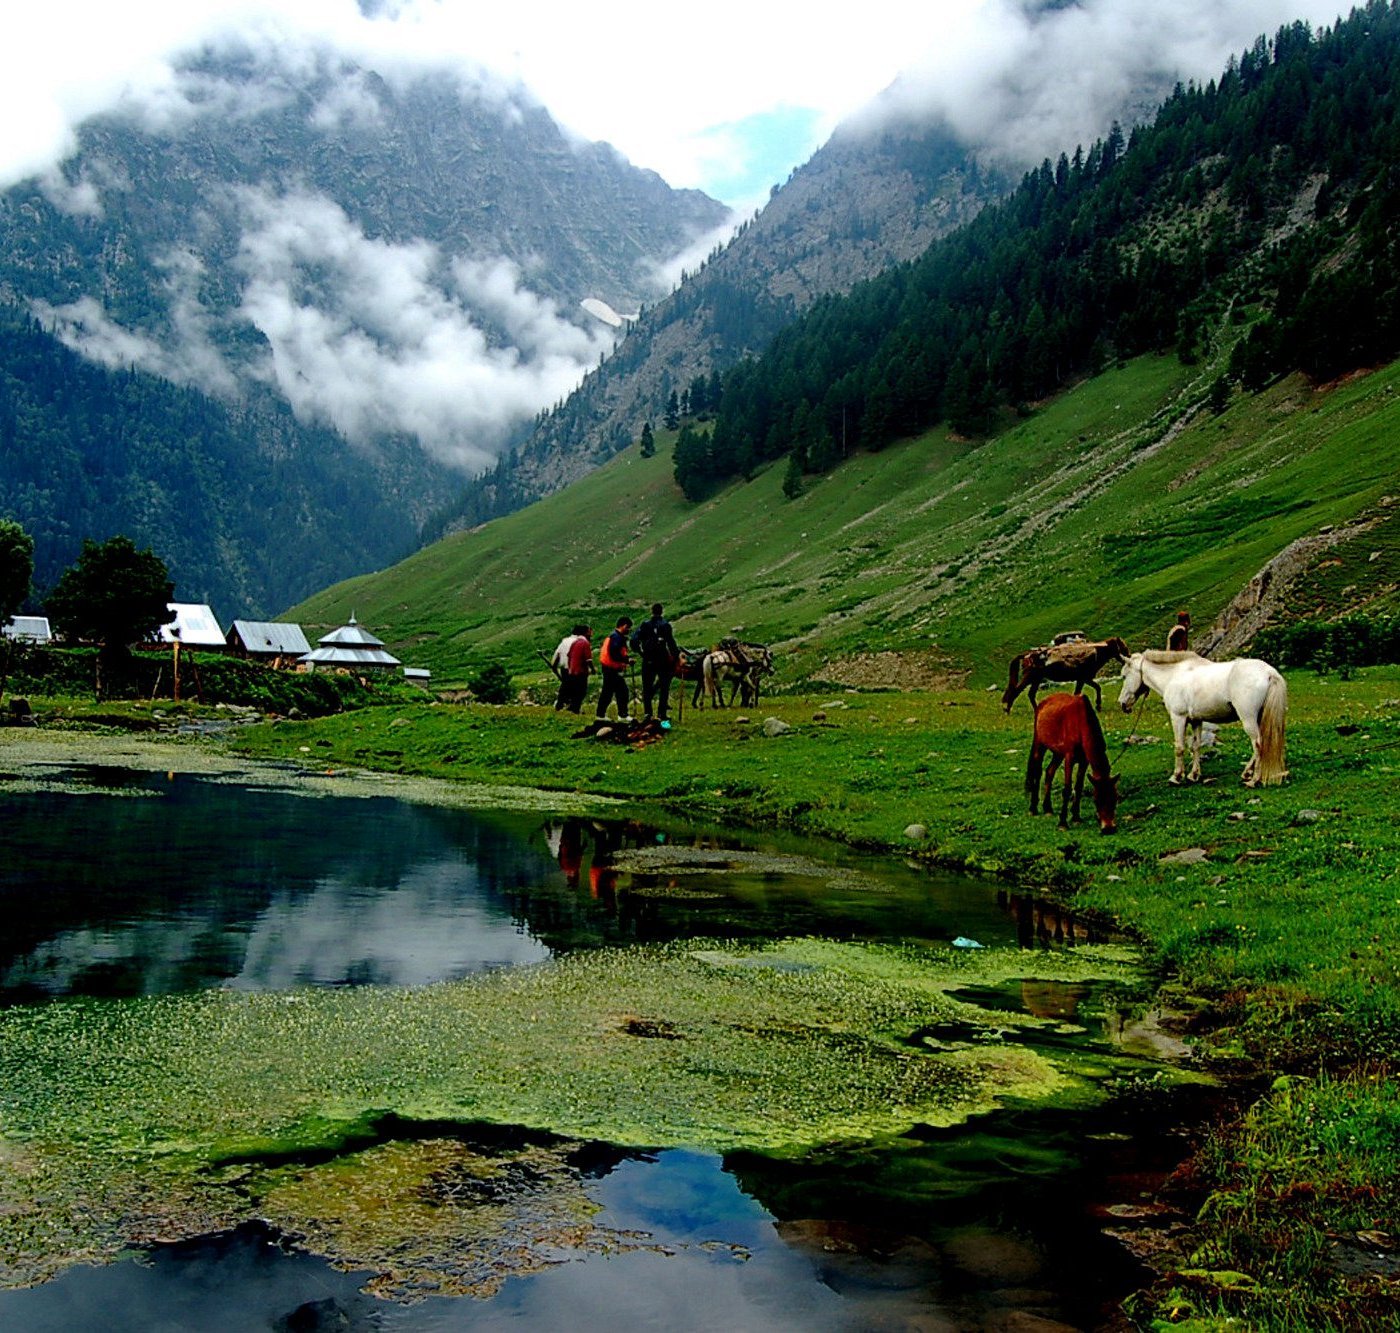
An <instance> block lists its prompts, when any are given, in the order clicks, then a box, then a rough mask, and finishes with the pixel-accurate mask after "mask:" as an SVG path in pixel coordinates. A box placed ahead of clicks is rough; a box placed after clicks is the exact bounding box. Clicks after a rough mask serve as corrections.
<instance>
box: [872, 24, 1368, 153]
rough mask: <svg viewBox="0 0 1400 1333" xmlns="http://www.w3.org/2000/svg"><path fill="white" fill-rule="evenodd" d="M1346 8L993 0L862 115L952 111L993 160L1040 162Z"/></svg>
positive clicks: (962, 130)
mask: <svg viewBox="0 0 1400 1333" xmlns="http://www.w3.org/2000/svg"><path fill="white" fill-rule="evenodd" d="M1340 12H1341V10H1340V8H1339V6H1338V5H1337V3H1336V0H1174V2H1173V3H1172V4H1162V3H1161V2H1160V0H1080V2H1079V3H1072V4H1068V5H1062V6H1058V5H1057V6H1053V7H1052V6H1049V5H1044V4H1039V3H1026V2H1025V0H986V2H985V3H983V4H981V5H979V6H978V7H976V8H975V9H973V10H967V11H957V12H955V13H953V14H952V15H951V16H950V21H949V24H948V28H947V31H946V32H945V33H944V36H943V40H942V41H940V42H939V43H938V44H937V45H936V46H935V47H933V48H931V49H930V50H929V52H928V53H927V54H926V55H925V56H924V57H923V58H922V59H920V60H917V61H916V62H914V63H913V64H912V65H910V66H909V67H907V68H906V69H905V70H904V71H903V73H902V74H901V76H900V78H899V80H898V81H897V82H896V83H895V84H894V86H893V87H891V88H890V89H889V90H888V91H887V93H886V94H885V95H884V96H883V97H882V98H880V99H879V100H878V101H877V102H876V103H874V104H872V105H871V106H870V107H868V108H867V109H866V110H865V111H863V112H862V113H860V114H859V115H858V116H856V117H855V118H853V120H852V122H851V125H852V128H853V129H856V130H858V131H859V130H870V129H878V128H881V127H883V126H884V125H886V124H889V123H891V122H901V121H902V122H905V123H910V122H913V123H927V122H929V121H931V120H936V119H941V120H943V121H944V122H945V123H946V124H948V125H949V126H950V127H951V129H952V130H953V131H954V133H955V134H956V135H957V136H958V138H959V139H960V140H961V141H962V142H964V143H965V144H967V145H969V146H970V147H973V148H975V149H977V150H979V151H980V152H981V153H982V154H983V155H984V156H985V157H987V158H988V159H990V160H993V161H995V162H997V163H998V164H1000V165H1003V166H1008V167H1012V168H1024V167H1029V166H1033V165H1035V164H1036V163H1038V162H1040V161H1041V160H1042V159H1043V158H1046V157H1049V158H1052V159H1053V158H1054V157H1056V156H1057V155H1058V154H1059V153H1061V152H1071V153H1072V152H1073V151H1074V148H1075V147H1076V145H1080V144H1083V145H1085V146H1087V145H1088V144H1090V143H1092V142H1093V141H1094V140H1095V139H1098V138H1101V137H1102V136H1103V135H1104V134H1105V133H1106V132H1107V131H1108V129H1109V127H1110V125H1111V124H1112V122H1113V121H1114V120H1115V119H1116V120H1124V121H1126V120H1129V119H1131V118H1132V117H1133V116H1134V114H1136V115H1146V114H1150V112H1151V111H1152V110H1153V109H1154V107H1155V105H1156V104H1157V103H1158V102H1159V101H1160V100H1161V97H1162V94H1163V92H1164V91H1168V90H1170V88H1171V87H1172V85H1173V84H1174V83H1175V82H1176V81H1177V80H1181V81H1183V82H1184V81H1187V80H1190V79H1197V80H1201V81H1204V80H1206V79H1209V78H1213V77H1215V76H1217V75H1218V74H1219V73H1220V72H1221V70H1222V69H1223V68H1224V65H1225V62H1226V61H1227V60H1228V59H1229V57H1230V56H1231V55H1232V54H1236V53H1239V52H1241V51H1243V50H1245V49H1247V48H1248V47H1249V46H1251V45H1252V44H1253V43H1254V41H1255V39H1256V38H1257V37H1258V36H1260V35H1261V34H1272V32H1273V31H1275V30H1276V29H1277V28H1278V27H1279V26H1280V25H1282V24H1285V23H1291V22H1293V21H1295V20H1302V21H1304V22H1308V23H1311V24H1326V23H1331V22H1333V21H1335V20H1336V19H1337V17H1338V16H1339V14H1340Z"/></svg>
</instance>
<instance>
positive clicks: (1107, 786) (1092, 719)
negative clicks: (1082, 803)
mask: <svg viewBox="0 0 1400 1333" xmlns="http://www.w3.org/2000/svg"><path fill="white" fill-rule="evenodd" d="M1046 750H1049V751H1050V768H1049V771H1048V772H1047V773H1046V774H1045V806H1044V808H1045V813H1046V814H1047V815H1048V814H1052V813H1053V809H1052V807H1051V805H1050V787H1051V784H1053V782H1054V781H1055V770H1056V769H1057V768H1058V767H1059V766H1060V765H1061V764H1062V763H1063V764H1064V766H1065V789H1064V794H1063V795H1062V796H1061V798H1060V827H1061V828H1068V827H1069V820H1068V818H1067V816H1068V814H1069V809H1070V787H1071V786H1073V787H1074V817H1075V819H1076V820H1077V819H1078V818H1079V798H1080V796H1081V795H1082V794H1083V791H1084V774H1085V772H1086V770H1087V772H1088V774H1089V783H1090V785H1091V786H1092V787H1093V789H1094V810H1095V811H1096V812H1097V814H1098V817H1099V829H1100V831H1101V832H1103V833H1112V832H1114V831H1115V830H1116V829H1117V827H1118V820H1117V816H1116V813H1115V812H1116V810H1117V807H1118V779H1117V778H1115V777H1112V776H1110V774H1109V771H1108V747H1107V746H1106V745H1105V744H1104V739H1103V728H1102V727H1101V726H1100V725H1099V715H1098V714H1097V713H1096V712H1094V710H1093V709H1092V708H1090V707H1089V701H1088V700H1087V699H1086V698H1085V697H1084V696H1083V695H1082V694H1052V695H1049V696H1048V697H1047V698H1046V699H1045V700H1044V701H1043V702H1042V703H1041V704H1040V705H1039V706H1038V707H1037V708H1036V710H1035V735H1034V737H1033V738H1032V741H1031V756H1030V759H1029V760H1028V761H1027V763H1026V794H1027V795H1028V796H1029V797H1030V798H1031V814H1036V813H1038V811H1037V808H1036V807H1037V805H1038V804H1039V797H1040V766H1041V762H1042V761H1043V760H1044V758H1045V752H1046Z"/></svg>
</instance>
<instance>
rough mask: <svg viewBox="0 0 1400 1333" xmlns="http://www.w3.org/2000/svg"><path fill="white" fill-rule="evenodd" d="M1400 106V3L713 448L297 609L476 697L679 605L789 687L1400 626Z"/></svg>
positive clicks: (807, 331) (897, 289)
mask: <svg viewBox="0 0 1400 1333" xmlns="http://www.w3.org/2000/svg"><path fill="white" fill-rule="evenodd" d="M1397 84H1400V10H1397V8H1396V7H1395V6H1394V5H1392V4H1388V3H1379V2H1378V3H1375V4H1372V5H1371V6H1370V7H1369V8H1368V9H1367V10H1366V11H1364V12H1358V13H1357V14H1356V15H1353V17H1352V18H1350V19H1348V20H1345V21H1343V22H1341V23H1339V24H1338V25H1337V26H1336V27H1335V28H1334V29H1332V30H1330V31H1328V32H1324V33H1317V34H1314V33H1312V32H1310V31H1309V30H1308V29H1307V28H1306V27H1304V26H1303V25H1293V26H1291V27H1289V28H1285V29H1283V30H1281V31H1280V32H1279V33H1278V34H1277V35H1276V36H1275V38H1274V39H1273V40H1272V41H1263V40H1261V41H1260V42H1259V43H1257V44H1256V45H1255V46H1254V47H1253V48H1252V49H1251V50H1250V51H1249V52H1247V53H1246V55H1245V56H1244V57H1243V58H1242V59H1240V60H1238V61H1234V62H1231V64H1230V66H1229V67H1228V68H1227V69H1226V70H1225V72H1224V73H1223V74H1222V76H1221V77H1220V78H1219V79H1218V80H1211V81H1210V82H1209V83H1208V84H1206V85H1204V86H1199V85H1191V86H1189V87H1183V88H1181V89H1179V90H1178V91H1177V92H1176V93H1175V94H1174V95H1173V96H1172V97H1171V98H1170V99H1169V100H1168V101H1167V102H1166V103H1165V104H1164V105H1163V107H1162V109H1161V111H1160V113H1159V115H1158V116H1157V117H1156V119H1155V120H1154V122H1153V124H1152V125H1150V126H1144V127H1142V128H1140V129H1139V130H1137V131H1135V132H1134V133H1133V134H1132V135H1131V136H1130V137H1129V138H1128V139H1127V140H1126V141H1125V140H1124V139H1123V138H1122V137H1121V136H1118V135H1110V136H1109V138H1108V139H1106V140H1104V141H1101V142H1100V143H1098V144H1096V145H1094V146H1093V147H1092V148H1091V150H1090V151H1089V152H1088V153H1087V154H1076V157H1075V159H1073V160H1070V159H1065V160H1063V162H1062V163H1059V164H1053V165H1050V166H1048V167H1047V168H1046V169H1044V170H1041V171H1036V172H1032V173H1030V174H1029V175H1028V176H1027V177H1026V178H1025V179H1024V180H1023V181H1022V183H1021V185H1020V186H1019V187H1018V188H1017V190H1016V191H1015V192H1014V193H1013V194H1012V195H1011V196H1009V197H1008V199H1007V200H1006V201H1005V203H1004V204H999V205H996V206H994V207H993V208H991V209H988V210H984V211H983V212H982V213H981V214H979V216H978V218H977V219H976V220H975V221H974V222H972V223H971V224H969V225H968V226H966V227H965V228H963V229H962V230H960V231H958V232H956V233H953V234H951V235H949V236H948V237H946V238H944V239H943V240H940V241H938V242H936V243H935V244H934V245H933V246H932V247H930V249H929V250H928V252H927V253H926V254H925V255H924V256H923V257H921V258H920V259H919V260H918V261H917V262H915V263H912V264H909V265H905V266H901V267H900V268H898V269H896V270H893V271H891V272H889V273H887V274H885V275H883V276H881V277H878V278H876V279H873V280H871V281H869V282H866V283H864V284H861V285H860V286H859V287H858V288H857V289H855V290H854V291H853V292H852V293H851V295H850V296H848V297H845V298H837V297H828V298H823V299H822V300H820V301H818V302H816V303H814V305H813V306H812V307H811V308H810V309H809V310H808V312H807V313H806V314H805V315H803V316H801V317H799V318H798V319H797V320H796V321H795V322H794V323H793V324H791V325H790V326H789V328H788V329H786V330H785V331H784V332H783V333H782V334H780V335H779V337H778V338H777V339H776V340H775V341H774V343H773V344H772V346H771V347H770V348H769V350H768V351H767V352H766V353H765V354H764V355H763V356H761V357H759V358H756V359H754V360H752V361H751V362H749V363H746V364H744V365H742V366H739V367H736V368H735V369H734V370H733V371H731V372H730V374H728V375H727V376H725V387H724V392H723V397H722V403H721V407H720V410H719V413H718V417H717V419H716V420H715V422H714V424H713V429H712V430H708V429H706V428H704V426H703V425H701V424H700V423H695V422H684V423H682V426H681V430H680V432H679V434H676V435H673V434H668V433H666V432H662V433H660V444H661V447H660V448H659V449H658V452H657V454H656V456H655V457H652V458H643V457H642V456H641V453H640V449H639V447H636V446H633V447H629V448H628V449H626V450H625V451H623V452H622V453H621V454H620V455H619V456H617V457H615V458H614V459H612V460H611V461H610V462H609V463H608V464H607V465H606V466H605V467H604V468H602V469H601V470H600V471H598V472H597V473H596V474H594V475H590V476H588V477H586V478H584V479H583V480H582V481H579V482H576V483H574V484H573V485H572V486H570V487H568V488H567V489H565V490H564V491H562V492H561V493H559V494H556V495H552V496H550V497H548V498H547V499H545V500H543V501H540V502H539V503H538V504H536V505H534V506H532V507H530V508H529V509H526V510H523V511H521V512H520V513H518V514H513V515H510V516H509V517H507V518H503V519H500V520H497V521H495V522H492V523H489V524H487V525H486V526H485V527H483V528H481V529H480V530H479V531H474V532H464V533H458V534H454V535H453V536H452V537H449V538H448V539H447V540H445V541H443V542H441V543H438V544H437V545H435V546H433V547H430V548H428V549H426V550H424V551H422V552H419V553H418V554H417V555H415V556H414V557H412V558H411V559H410V560H409V561H406V562H405V563H404V564H402V565H400V566H398V567H396V568H395V569H393V570H388V571H385V572H384V573H383V574H381V575H377V576H374V577H371V578H365V579H360V580H355V581H354V582H352V583H351V584H349V585H344V586H342V587H340V588H336V589H330V590H327V592H325V593H323V594H320V595H318V597H316V598H315V599H313V600H312V601H311V602H309V603H307V604H304V605H303V606H302V607H301V608H299V613H300V614H301V615H302V616H303V618H305V619H306V620H308V621H311V622H317V621H323V622H326V623H331V622H334V621H335V620H337V619H338V618H340V617H342V616H343V615H344V614H345V613H346V611H347V610H348V608H349V606H350V605H352V604H353V605H354V606H355V607H356V608H357V609H358V610H359V611H360V614H361V615H362V616H363V617H365V618H366V619H368V620H370V621H371V622H372V623H374V624H375V625H376V629H377V632H379V633H381V634H382V635H383V636H384V637H386V638H388V639H390V640H391V641H392V642H393V643H394V644H395V645H397V647H398V648H399V649H402V651H403V653H404V654H406V655H410V656H414V657H416V658H418V659H421V660H423V661H424V662H425V663H427V664H429V665H433V666H435V667H436V669H437V670H438V672H439V674H447V673H455V672H457V671H459V670H460V669H462V666H463V664H466V663H474V664H479V663H480V661H481V660H482V659H484V658H490V657H493V656H497V657H501V658H504V659H505V660H506V661H507V662H508V663H509V664H510V665H511V666H512V667H513V668H514V669H516V670H519V669H521V668H523V667H525V666H527V665H528V664H529V661H530V650H531V649H532V648H534V647H539V646H541V645H546V644H547V643H548V642H549V641H550V638H551V636H552V635H555V634H557V633H558V632H559V630H560V629H561V627H566V626H567V625H568V624H569V623H571V622H572V621H574V620H576V619H577V618H579V616H580V615H583V616H585V617H587V618H591V619H592V620H593V622H594V624H595V625H597V624H599V623H603V624H606V623H608V620H609V619H610V618H611V616H612V615H613V614H615V613H616V612H618V611H624V610H625V611H629V612H632V613H634V614H635V612H636V611H637V610H638V608H640V607H643V606H645V605H646V604H647V603H649V602H650V601H652V600H653V599H656V598H660V599H662V600H663V601H665V602H666V603H667V605H668V610H669V612H670V613H671V614H672V616H673V619H674V620H675V622H676V625H677V631H678V635H679V637H680V638H681V640H682V641H683V642H687V643H690V644H698V645H704V644H707V643H710V642H713V641H714V639H716V638H717V637H719V636H720V635H721V634H724V633H729V632H736V633H737V632H743V633H744V634H746V635H748V636H751V637H754V638H758V639H763V640H766V641H771V642H774V643H776V644H778V645H779V646H780V648H781V650H782V653H783V655H784V659H785V662H786V664H787V665H786V672H785V678H786V679H787V680H792V679H794V678H795V677H796V678H805V679H808V680H820V681H828V682H831V683H849V684H898V683H900V681H901V679H905V678H910V677H917V676H918V675H919V674H920V673H924V674H927V673H929V672H932V671H948V670H969V669H973V670H977V671H982V672H985V671H987V670H989V668H990V664H992V663H995V662H998V661H1000V662H1003V663H1004V661H1005V660H1006V656H1007V655H1009V653H1010V652H1011V651H1013V650H1014V649H1016V648H1018V647H1024V646H1028V645H1030V644H1034V643H1037V642H1044V641H1046V640H1047V639H1048V637H1049V636H1050V635H1051V634H1052V633H1054V632H1056V631H1058V630H1063V629H1070V628H1078V629H1083V630H1085V631H1087V632H1090V633H1093V634H1110V633H1117V634H1120V635H1122V636H1123V637H1125V638H1127V639H1128V640H1129V641H1130V642H1134V643H1152V642H1154V641H1157V640H1159V639H1162V638H1164V637H1165V632H1166V629H1167V627H1168V626H1169V625H1170V623H1171V621H1172V619H1173V617H1174V615H1175V612H1176V610H1177V609H1179V608H1180V607H1188V608H1190V609H1191V611H1192V614H1193V617H1194V619H1195V621H1196V623H1197V626H1198V627H1203V626H1205V625H1207V624H1209V623H1210V622H1211V621H1212V620H1215V621H1216V622H1217V623H1216V625H1215V627H1214V629H1213V631H1212V632H1211V633H1210V635H1209V636H1203V635H1201V634H1199V633H1198V639H1199V640H1200V641H1201V642H1205V643H1209V642H1212V641H1213V642H1216V643H1222V644H1225V645H1226V646H1227V647H1228V648H1229V649H1230V650H1232V651H1233V650H1237V649H1238V648H1239V647H1240V646H1241V645H1242V644H1243V643H1244V642H1245V641H1247V638H1248V636H1249V635H1250V634H1252V633H1253V632H1255V631H1256V630H1257V629H1258V628H1259V626H1260V623H1261V618H1260V617H1255V618H1253V619H1250V614H1251V612H1252V610H1257V609H1259V608H1263V609H1264V610H1265V611H1266V612H1267V613H1268V614H1269V615H1271V616H1272V617H1273V618H1275V619H1278V618H1288V617H1291V616H1297V615H1301V614H1304V613H1308V614H1314V613H1321V614H1340V613H1343V612H1348V611H1358V610H1359V611H1377V610H1379V611H1394V610H1395V609H1396V607H1397V605H1400V532H1397V529H1396V527H1395V523H1396V510H1397V507H1400V502H1398V501H1397V496H1396V494H1395V470H1394V464H1393V458H1392V457H1391V452H1392V451H1391V448H1390V444H1389V441H1390V440H1391V439H1393V436H1394V432H1395V430H1396V428H1397V426H1400V407H1397V403H1398V402H1400V397H1397V394H1396V386H1397V384H1400V371H1398V370H1397V368H1396V365H1395V357H1396V356H1397V355H1398V354H1400V222H1397V219H1400V181H1397V179H1396V176H1395V171H1394V154H1393V151H1392V148H1393V144H1394V142H1395V135H1396V132H1397V124H1398V123H1400V121H1397V117H1400V107H1397V104H1396V103H1395V99H1394V96H1393V90H1394V88H1395V87H1396V86H1397ZM1037 312H1038V313H1037ZM911 365H913V366H915V367H917V368H918V373H917V374H915V375H913V376H912V377H910V378H907V379H906V378H903V377H902V376H901V375H900V374H899V373H898V372H901V371H902V370H903V369H904V368H906V367H908V366H911ZM974 372H975V373H974ZM843 407H844V410H845V411H846V412H847V413H848V414H850V417H851V433H850V436H849V440H848V446H849V447H848V448H847V450H846V451H845V452H844V453H843V452H842V451H841V450H839V449H832V448H831V447H830V446H831V444H832V442H833V441H834V440H839V438H840V437H839V435H837V433H836V427H837V425H838V424H839V415H838V414H839V412H840V410H842V409H843ZM876 408H879V409H880V410H879V411H877V410H875V409H876ZM872 421H873V422H874V423H875V426H877V427H878V429H875V428H872V426H871V423H872ZM687 440H689V441H690V442H691V443H692V444H694V445H696V447H697V448H698V449H699V451H700V453H701V454H702V456H704V457H705V458H706V460H707V466H708V467H709V473H708V476H707V477H706V478H705V485H704V486H703V487H701V488H700V494H701V496H702V498H701V499H700V500H699V501H698V502H697V501H692V500H688V499H687V498H686V496H685V495H684V494H682V493H681V492H680V490H679V489H678V488H677V486H676V476H677V472H678V471H679V470H680V465H681V463H682V461H683V454H684V449H683V445H684V444H685V443H686V442H687ZM823 441H824V442H825V443H824V445H823V449H822V450H817V449H815V448H814V443H815V442H823ZM745 442H747V443H748V444H749V449H748V452H747V455H746V456H745V457H742V458H741V456H740V454H741V453H742V452H743V451H742V448H741V447H740V448H739V451H738V452H736V453H730V454H726V453H725V452H724V450H725V449H729V448H732V447H735V446H742V445H743V444H744V443H745ZM862 442H864V445H868V446H869V447H864V445H863V443H862ZM722 446H723V447H722ZM783 458H786V460H787V464H786V466H783V465H782V464H781V463H780V462H779V460H781V459H783ZM746 477H747V478H748V479H747V480H746V479H745V478H746ZM559 534H568V538H567V540H561V539H560V536H559ZM982 678H984V679H985V676H984V677H982Z"/></svg>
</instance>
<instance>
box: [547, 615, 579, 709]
mask: <svg viewBox="0 0 1400 1333" xmlns="http://www.w3.org/2000/svg"><path fill="white" fill-rule="evenodd" d="M585 628H586V626H583V625H575V626H574V627H573V629H571V630H570V631H569V632H568V633H567V634H566V635H564V637H563V638H562V639H560V640H559V646H558V647H557V648H556V649H555V650H554V656H553V657H551V658H550V659H549V669H550V670H551V671H553V672H554V674H555V675H556V676H558V677H559V693H558V694H557V695H556V696H555V698H554V711H555V712H556V713H557V712H559V710H560V709H561V708H568V709H569V711H570V712H571V713H577V712H578V707H570V702H569V701H570V699H571V698H572V697H573V696H572V689H573V684H572V682H571V681H570V680H569V650H570V649H571V648H572V647H573V646H574V643H575V641H576V640H577V639H578V637H579V635H581V634H582V633H583V632H584V630H585ZM587 684H588V682H587V681H585V682H584V686H585V688H586V687H587ZM582 703H583V695H581V694H580V695H579V705H580V706H581V705H582Z"/></svg>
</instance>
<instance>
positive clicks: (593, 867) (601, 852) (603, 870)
mask: <svg viewBox="0 0 1400 1333" xmlns="http://www.w3.org/2000/svg"><path fill="white" fill-rule="evenodd" d="M590 828H591V830H592V833H593V859H592V861H590V862H589V865H588V891H589V892H590V893H591V894H592V895H593V896H594V897H595V898H598V899H600V900H601V901H602V902H604V903H605V904H606V905H607V906H608V907H609V908H611V907H612V906H613V903H614V901H615V892H616V889H617V871H616V870H614V869H613V865H612V858H613V853H614V852H615V851H617V850H618V848H619V847H621V845H622V837H621V834H620V832H619V830H618V829H617V828H616V827H615V826H614V825H612V824H602V823H596V822H595V823H593V824H591V825H590Z"/></svg>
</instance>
